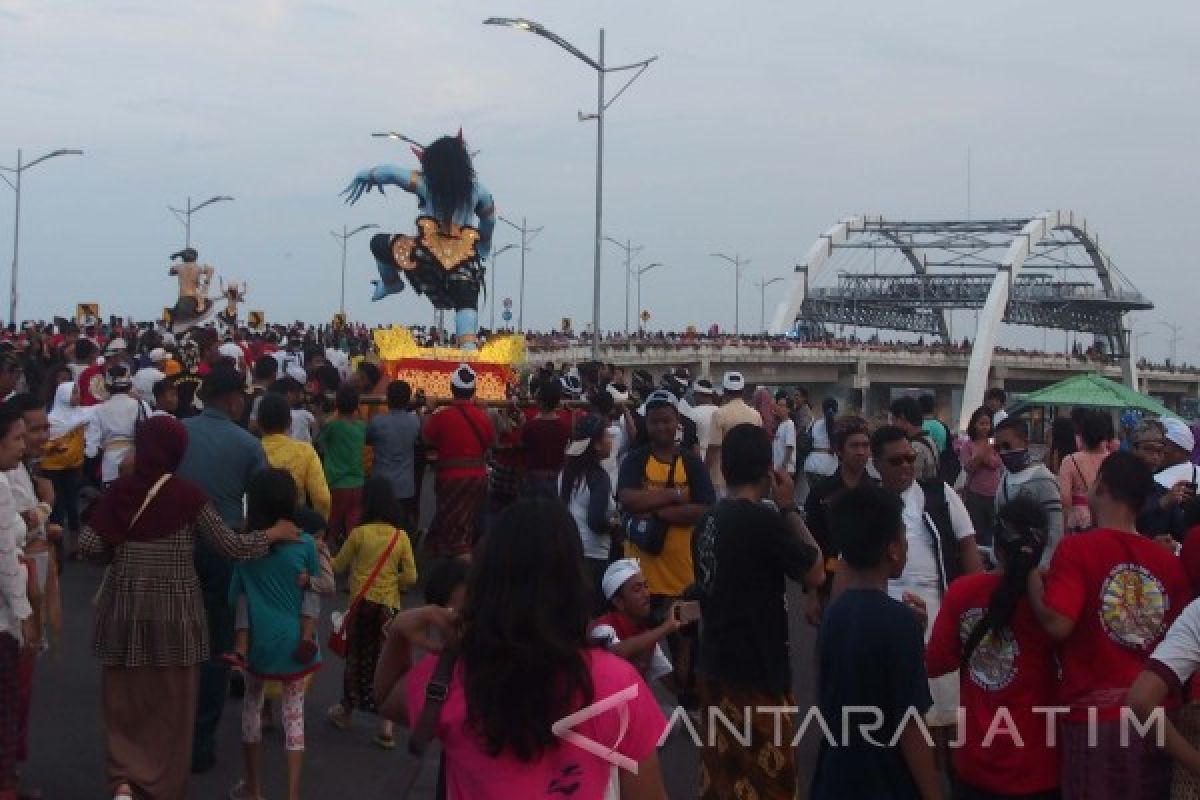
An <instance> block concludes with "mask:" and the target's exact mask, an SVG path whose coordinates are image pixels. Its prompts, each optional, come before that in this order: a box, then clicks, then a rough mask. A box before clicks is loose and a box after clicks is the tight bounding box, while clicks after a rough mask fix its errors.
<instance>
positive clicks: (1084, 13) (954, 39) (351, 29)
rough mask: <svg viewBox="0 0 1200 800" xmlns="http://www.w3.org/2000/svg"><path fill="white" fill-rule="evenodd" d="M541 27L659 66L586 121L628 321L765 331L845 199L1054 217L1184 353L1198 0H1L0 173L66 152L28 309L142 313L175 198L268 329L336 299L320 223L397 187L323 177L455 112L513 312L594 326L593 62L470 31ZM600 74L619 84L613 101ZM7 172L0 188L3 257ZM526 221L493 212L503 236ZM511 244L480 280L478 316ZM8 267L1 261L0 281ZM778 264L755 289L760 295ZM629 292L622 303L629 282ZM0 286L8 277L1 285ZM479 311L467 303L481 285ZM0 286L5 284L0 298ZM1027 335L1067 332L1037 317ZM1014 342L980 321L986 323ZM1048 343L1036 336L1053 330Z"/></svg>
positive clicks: (1199, 333)
mask: <svg viewBox="0 0 1200 800" xmlns="http://www.w3.org/2000/svg"><path fill="white" fill-rule="evenodd" d="M493 15H503V16H513V17H520V16H524V17H528V18H530V19H534V20H537V21H538V22H540V23H542V24H543V25H544V26H546V27H547V28H549V29H550V30H553V31H555V32H556V33H558V34H559V35H561V36H562V37H563V38H565V39H568V40H570V41H571V42H573V43H574V44H576V45H577V46H578V47H579V48H580V49H582V50H584V51H586V52H588V53H590V54H594V53H595V51H596V49H597V45H598V42H597V39H598V36H599V29H600V28H601V27H603V28H604V29H605V31H606V36H607V40H606V56H607V59H608V62H609V63H610V64H616V63H627V62H630V61H637V60H640V59H642V58H646V57H649V56H652V55H657V56H659V61H658V62H656V63H655V64H654V65H653V66H652V67H651V68H650V69H649V70H648V71H647V72H646V73H645V74H644V75H643V76H642V77H641V78H640V79H639V80H638V81H637V82H636V83H635V84H634V85H633V86H632V87H631V88H630V89H629V90H628V91H627V92H626V93H625V94H624V95H622V96H621V98H620V99H619V100H618V101H617V102H616V103H615V104H613V105H612V107H611V108H610V109H609V110H608V113H607V116H606V121H605V152H604V167H605V168H604V232H605V234H607V235H610V236H612V237H614V238H616V239H620V240H625V239H632V240H633V241H634V243H636V244H640V245H642V246H644V250H642V251H641V252H640V253H639V254H638V255H637V256H636V257H635V261H634V263H635V266H636V265H637V264H639V263H641V264H647V263H653V262H660V263H661V264H663V266H662V267H659V268H656V269H655V270H653V271H652V272H649V273H647V274H646V276H645V277H644V279H643V286H642V297H643V301H642V305H643V307H644V308H645V309H647V310H648V311H649V312H650V314H651V322H650V326H651V327H654V328H658V327H665V328H671V329H677V330H678V329H682V328H684V327H686V326H688V325H697V326H700V327H707V326H708V325H710V324H712V323H714V322H716V323H718V324H720V325H722V326H723V327H732V323H733V318H734V307H735V303H734V297H735V291H734V287H735V281H734V274H733V270H732V269H731V268H730V267H729V266H727V265H725V264H724V262H722V261H720V260H718V259H715V258H712V257H711V256H710V254H711V253H713V252H725V253H728V254H730V255H734V254H738V255H740V256H741V257H743V258H747V259H749V260H750V264H749V266H748V267H747V268H746V272H745V275H744V277H743V282H742V284H741V287H740V292H738V293H736V294H738V295H740V297H739V299H740V322H741V327H742V329H743V330H749V329H753V328H756V327H758V326H759V324H760V304H761V300H762V297H761V294H760V291H759V289H758V288H757V286H756V285H755V282H757V281H761V280H763V279H770V278H773V277H777V276H784V275H788V274H789V273H790V271H791V269H792V267H793V265H794V264H795V263H796V262H797V261H799V260H801V259H802V258H803V256H804V254H805V253H806V252H807V250H808V249H809V247H810V246H811V245H812V243H813V242H814V241H815V240H816V239H817V237H818V236H819V235H820V233H821V232H822V231H824V230H826V229H827V228H829V227H830V226H831V225H833V224H834V223H836V222H837V221H838V220H840V219H842V218H845V217H847V216H851V215H854V214H864V213H866V214H882V215H884V216H888V217H896V218H923V219H937V218H952V217H962V216H965V214H966V206H967V191H966V183H967V182H966V152H967V149H968V148H970V151H971V163H972V169H971V207H972V213H973V215H974V216H975V217H984V216H1004V217H1019V216H1029V215H1033V214H1036V213H1039V212H1040V211H1043V210H1046V209H1052V208H1054V209H1057V208H1062V209H1074V210H1075V211H1077V212H1080V213H1083V214H1085V215H1086V216H1087V218H1088V220H1089V223H1090V225H1091V226H1092V228H1093V229H1095V230H1096V231H1098V232H1099V236H1100V242H1101V245H1102V247H1103V248H1104V249H1105V250H1106V251H1107V252H1108V254H1109V255H1110V256H1111V257H1112V258H1113V260H1114V262H1115V263H1116V264H1117V266H1118V267H1119V268H1120V269H1121V271H1122V272H1123V273H1124V274H1125V275H1127V276H1128V277H1129V279H1130V280H1131V281H1132V283H1133V284H1134V285H1135V286H1137V287H1138V288H1139V289H1141V290H1142V291H1143V292H1144V293H1146V294H1147V295H1149V297H1150V298H1151V299H1152V300H1153V301H1154V302H1155V303H1156V304H1157V308H1156V310H1155V311H1153V312H1148V313H1145V314H1141V315H1139V316H1138V318H1137V319H1136V320H1135V321H1134V325H1133V327H1134V329H1135V331H1137V332H1142V331H1147V332H1149V333H1148V334H1147V335H1146V336H1144V337H1141V338H1140V340H1139V342H1140V345H1139V350H1140V351H1141V352H1143V353H1145V354H1147V355H1149V356H1151V357H1155V358H1161V357H1163V356H1165V355H1167V354H1168V352H1169V348H1170V339H1171V333H1170V332H1169V330H1168V328H1167V327H1166V326H1165V325H1164V324H1162V322H1164V321H1167V322H1171V323H1173V324H1179V325H1181V326H1182V327H1181V328H1180V329H1179V335H1180V340H1179V342H1178V352H1179V356H1180V358H1187V359H1189V360H1192V361H1196V360H1200V322H1198V321H1197V320H1196V315H1195V314H1194V305H1195V299H1196V296H1197V293H1196V288H1195V287H1196V278H1195V274H1196V272H1195V268H1196V260H1197V259H1196V257H1195V254H1194V252H1193V246H1192V244H1191V243H1192V242H1194V241H1197V240H1198V236H1197V234H1200V214H1197V211H1198V209H1197V193H1196V186H1197V185H1200V181H1198V180H1197V178H1198V177H1200V176H1198V174H1197V173H1198V172H1200V161H1198V160H1197V159H1196V157H1195V143H1196V142H1197V141H1200V136H1198V128H1200V124H1198V123H1200V96H1198V95H1200V88H1198V87H1200V82H1198V81H1197V80H1196V77H1197V74H1200V49H1197V48H1196V47H1195V42H1194V34H1195V31H1196V30H1197V29H1198V27H1200V6H1198V5H1197V4H1194V3H1186V2H1175V1H1174V0H1163V2H1159V3H1155V4H1152V5H1151V6H1146V5H1141V4H1130V3H1117V2H1110V0H1094V1H1093V2H1090V3H1083V2H1075V1H1074V0H1065V1H1064V2H1059V3H1044V2H1039V3H1034V2H1027V1H1026V0H1010V1H1009V2H1005V3H987V4H983V3H962V2H952V1H950V0H936V1H934V0H913V1H911V2H906V3H895V2H890V1H889V0H860V2H857V3H845V2H832V1H825V0H818V1H816V2H806V3H794V2H786V1H785V0H743V1H742V2H739V3H730V2H713V1H712V0H692V1H691V2H686V3H685V2H679V1H678V0H656V1H655V2H644V0H643V1H642V2H637V1H635V0H605V2H597V1H594V0H590V1H588V2H578V1H575V0H572V2H563V1H562V0H560V1H559V2H550V1H549V0H540V1H535V0H507V2H503V3H501V2H498V1H497V0H491V1H490V2H477V1H473V0H444V1H443V2H425V3H414V2H396V0H391V2H386V1H384V0H343V1H342V2H332V0H206V1H205V2H191V1H190V0H170V2H161V0H156V1H154V2H143V1H142V0H104V1H102V2H96V0H0V114H2V119H3V124H2V125H0V165H4V166H13V165H14V164H15V162H16V151H17V149H18V148H24V152H25V157H26V159H29V158H33V157H37V156H38V155H41V154H43V153H45V152H48V151H50V150H54V149H56V148H59V147H72V148H79V149H82V150H84V151H85V155H84V156H83V157H63V158H58V159H53V160H50V161H47V162H44V163H42V164H40V165H38V166H37V167H35V168H33V169H31V170H29V171H28V172H26V173H25V177H24V189H23V193H22V212H21V213H22V222H21V241H20V303H21V310H20V314H19V315H20V316H21V317H22V318H31V317H37V318H47V317H49V316H52V315H54V314H62V313H70V312H71V311H72V310H73V308H74V305H75V303H77V302H83V301H88V302H98V303H99V304H100V307H101V312H102V313H103V314H105V315H107V314H118V315H132V316H137V317H141V318H146V317H151V316H157V315H158V314H160V313H161V310H162V308H163V307H164V306H168V305H171V304H172V303H173V302H174V298H175V283H174V280H173V279H171V278H169V277H168V276H167V274H166V268H167V265H168V260H169V255H170V254H171V253H172V252H174V251H176V250H178V249H180V248H181V247H182V245H183V238H184V231H183V226H182V225H181V224H180V223H179V222H177V221H176V219H175V218H174V217H173V216H172V215H171V213H170V212H169V211H168V210H167V206H168V205H174V206H182V205H184V204H185V203H186V202H187V198H188V197H189V196H190V197H191V198H192V199H193V202H195V203H198V202H201V201H202V200H204V199H206V198H208V197H210V196H213V195H222V194H223V195H232V196H233V197H234V198H235V200H234V201H233V202H231V203H220V204H216V205H213V206H211V207H209V208H205V209H204V210H202V211H200V212H198V213H196V214H195V215H194V217H193V226H192V242H193V245H194V246H195V247H196V248H197V249H198V250H199V251H200V254H201V260H202V261H206V262H209V263H211V264H213V265H214V266H215V267H216V268H217V270H218V272H219V274H220V275H222V276H223V277H224V278H225V279H226V280H227V281H229V280H238V281H243V280H244V281H246V282H247V283H248V284H249V307H250V308H254V309H262V310H264V311H265V312H266V314H267V317H268V319H269V320H273V321H290V320H293V319H305V320H308V321H310V322H313V321H327V320H329V319H330V318H331V317H332V315H333V313H334V312H336V311H337V308H338V301H339V288H340V280H341V277H340V276H341V272H340V263H341V249H340V245H339V243H338V241H337V240H335V239H334V238H333V237H332V236H331V235H330V231H332V230H335V229H336V230H341V228H342V226H343V225H348V226H350V227H355V226H357V225H360V224H364V223H374V224H378V225H380V226H381V227H382V228H383V229H384V230H388V231H396V232H401V231H406V230H407V229H409V227H410V226H411V221H412V219H413V217H414V211H415V204H414V202H413V200H412V198H411V196H409V195H406V194H404V193H402V192H398V191H397V192H389V193H388V195H387V196H386V197H380V196H379V195H377V194H372V195H370V196H368V197H366V198H364V199H363V200H361V201H360V202H359V203H358V204H357V205H356V206H353V207H348V206H346V205H344V204H343V203H342V202H341V200H340V198H339V197H338V192H339V191H340V190H341V189H342V187H343V186H345V184H346V183H347V182H348V181H349V179H350V178H351V177H352V176H353V174H354V173H355V172H356V171H357V170H359V169H362V168H364V167H368V166H372V165H375V164H383V163H398V164H401V165H404V166H415V159H414V157H413V156H412V155H411V153H409V151H408V149H407V146H403V145H399V144H397V143H395V142H392V141H389V140H382V139H375V138H372V137H371V136H370V134H371V133H372V132H374V131H383V130H398V131H401V132H403V133H406V134H408V135H410V136H412V137H413V138H415V139H418V140H422V141H431V140H432V139H434V138H436V137H437V136H439V135H442V134H445V133H453V132H455V131H457V130H458V128H459V127H460V126H461V127H462V128H463V130H464V135H465V137H466V138H467V140H468V143H469V145H470V147H471V148H472V149H477V150H479V151H480V152H479V154H478V156H477V158H476V168H477V171H478V173H479V176H480V178H481V179H482V180H483V182H484V183H485V184H486V185H487V186H488V187H489V188H490V189H491V190H492V193H493V195H494V196H495V198H496V202H497V205H498V207H499V210H500V213H501V214H502V215H504V216H506V217H508V218H509V219H513V220H520V219H521V218H526V219H527V220H528V222H529V225H530V226H541V227H542V228H543V231H542V233H541V234H540V235H539V236H538V237H537V239H536V241H535V242H534V243H533V244H532V246H531V249H530V251H529V252H528V254H527V257H526V292H525V294H526V308H525V323H526V326H527V327H530V328H547V327H550V326H557V325H558V324H559V322H560V321H561V319H562V318H564V317H567V318H570V319H572V320H573V322H574V324H575V325H576V327H577V328H581V327H583V325H584V324H585V323H586V322H587V321H589V320H590V318H591V298H592V288H591V287H592V271H593V231H594V224H595V218H594V213H595V209H594V202H595V194H594V193H595V157H596V130H595V127H596V126H595V123H594V122H580V121H579V120H578V119H577V116H576V115H577V112H578V111H580V110H582V111H585V112H587V111H594V110H595V103H596V78H595V73H594V72H593V71H592V70H591V69H590V68H589V67H587V65H585V64H583V63H582V62H579V61H577V60H575V59H573V58H572V57H571V56H570V55H569V54H568V53H566V52H564V51H562V50H559V49H558V48H556V47H555V46H554V45H553V44H552V43H550V42H548V41H546V40H544V39H541V38H539V37H537V36H533V35H530V34H528V33H523V32H520V31H516V30H512V29H508V28H499V27H492V26H484V25H482V24H480V23H481V21H482V20H483V19H484V18H486V17H488V16H493ZM618 86H619V83H614V82H612V79H611V76H610V90H615V88H617V87H618ZM13 194H14V193H13V192H11V191H9V190H8V188H7V187H5V186H3V185H0V276H3V277H7V275H8V269H7V265H8V261H9V258H10V255H9V254H10V253H11V247H12V227H11V221H12V218H13V199H14V197H13ZM367 239H368V234H360V235H359V236H358V237H356V238H354V239H351V240H350V243H349V249H348V275H347V289H346V305H347V311H348V314H349V315H350V316H351V317H352V318H354V319H360V320H363V321H366V322H369V323H384V322H396V323H408V324H412V323H416V324H423V323H427V322H429V321H431V320H432V316H433V314H432V311H431V310H430V306H429V305H428V303H427V302H426V301H425V300H423V299H422V298H420V297H416V296H414V295H413V294H412V293H411V292H405V293H404V295H402V296H401V297H399V298H392V299H390V300H386V301H384V302H381V303H374V304H372V303H370V302H369V292H370V286H369V284H368V281H369V280H371V279H372V278H374V277H376V272H375V268H374V264H373V261H372V259H371V257H370V255H369V252H368V250H367ZM515 241H518V237H517V236H516V235H515V234H514V232H513V231H512V230H511V229H508V228H507V226H505V225H503V224H501V225H500V226H499V227H498V228H497V232H496V237H495V242H496V246H497V247H499V246H503V245H505V244H509V243H512V242H515ZM603 256H604V262H603V268H602V277H601V279H602V292H601V302H602V315H601V324H602V326H603V327H604V328H606V329H619V328H622V327H623V326H624V324H625V308H626V303H625V300H624V299H623V294H624V290H625V279H624V273H623V267H624V253H623V252H622V251H621V250H619V249H618V248H616V247H614V246H612V245H610V244H605V249H604V253H603ZM519 260H520V259H519V253H518V252H515V251H510V252H508V253H506V254H504V255H503V256H501V257H500V258H499V261H498V266H497V268H496V269H495V279H496V291H495V296H496V297H497V312H496V313H497V314H498V315H499V314H500V312H501V311H502V310H503V309H502V304H501V301H502V300H503V298H505V297H509V298H513V299H514V300H515V299H516V298H517V297H518V290H519V281H518V274H519ZM0 283H7V281H5V280H3V278H2V277H0ZM781 285H782V284H776V286H774V287H772V289H769V290H768V293H767V297H766V300H767V317H768V318H769V317H770V313H771V307H772V305H773V303H774V301H777V300H778V296H777V295H776V296H775V297H772V294H771V293H772V291H776V292H777V291H778V289H779V288H780V286H781ZM633 294H634V292H631V293H630V301H629V304H630V309H631V310H630V314H631V316H635V315H636V308H635V307H634V305H635V304H636V298H635V297H633ZM0 296H3V299H4V300H7V293H6V292H3V291H0ZM481 302H482V305H481V319H482V321H483V324H484V325H487V324H488V322H489V321H490V308H491V307H490V299H485V300H483V301H481ZM0 306H4V307H6V306H7V303H6V302H4V303H0ZM1049 338H1050V340H1051V341H1052V342H1053V341H1055V340H1057V341H1059V342H1061V341H1062V339H1061V334H1057V335H1056V334H1051V335H1050V337H1049ZM1004 341H1005V335H1004V334H1003V333H1002V335H1001V342H1002V343H1003V342H1004ZM1052 346H1053V344H1052Z"/></svg>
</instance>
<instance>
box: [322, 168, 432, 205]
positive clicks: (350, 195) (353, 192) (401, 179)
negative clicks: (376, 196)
mask: <svg viewBox="0 0 1200 800" xmlns="http://www.w3.org/2000/svg"><path fill="white" fill-rule="evenodd" d="M419 174H420V173H418V172H417V171H416V170H413V169H405V168H403V167H396V166H393V165H391V164H383V165H381V166H378V167H371V168H370V169H364V170H362V171H360V172H359V173H358V174H357V175H355V176H354V179H353V180H352V181H350V184H349V185H348V186H347V187H346V188H345V189H342V191H341V195H342V196H344V197H345V198H346V202H347V203H349V204H351V205H353V204H355V203H357V202H358V198H360V197H362V196H363V195H364V194H365V193H367V192H369V191H371V190H372V189H378V190H379V193H380V194H383V187H384V185H387V184H390V185H392V186H399V187H400V188H401V189H403V190H404V191H406V192H415V191H416V190H417V176H418V175H419Z"/></svg>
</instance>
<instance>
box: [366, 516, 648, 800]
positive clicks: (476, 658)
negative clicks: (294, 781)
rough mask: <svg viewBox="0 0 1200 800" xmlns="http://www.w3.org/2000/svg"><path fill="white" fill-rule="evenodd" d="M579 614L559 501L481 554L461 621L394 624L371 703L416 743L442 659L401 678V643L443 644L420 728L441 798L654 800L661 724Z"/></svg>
mask: <svg viewBox="0 0 1200 800" xmlns="http://www.w3.org/2000/svg"><path fill="white" fill-rule="evenodd" d="M591 603H592V597H591V593H590V590H589V584H588V581H587V579H586V576H585V574H584V562H583V550H582V545H581V544H580V538H579V532H578V531H577V530H576V526H575V521H574V519H573V518H572V517H571V515H570V514H569V513H568V512H567V510H566V508H565V506H564V505H563V504H562V503H561V502H559V501H557V500H548V499H526V500H521V501H519V502H517V503H515V504H514V505H512V506H510V507H509V508H508V509H506V510H505V511H504V512H502V513H501V514H500V516H499V517H498V518H497V519H496V521H495V523H494V525H493V527H492V529H491V530H490V531H489V532H488V535H487V536H486V537H485V538H484V539H483V540H482V542H481V543H480V546H479V549H477V550H476V552H475V557H474V559H473V560H472V563H471V573H470V576H469V578H468V581H467V597H466V602H465V604H464V607H463V608H462V609H461V610H460V609H454V610H450V609H445V608H441V607H438V606H425V607H423V608H415V609H410V610H408V611H403V612H401V613H399V614H397V615H396V616H395V617H394V618H393V621H392V623H391V625H390V626H389V631H388V639H387V642H386V644H385V645H384V652H383V654H382V655H381V656H380V661H379V667H378V668H377V670H376V673H375V691H376V697H377V698H380V703H379V712H380V713H381V714H383V715H385V716H387V717H389V718H392V719H396V720H398V721H401V722H404V721H407V722H408V723H409V724H410V726H411V727H412V728H413V729H414V736H416V734H417V732H418V731H420V730H421V728H422V727H424V726H423V724H422V718H423V712H424V710H425V709H424V707H425V705H426V703H427V693H426V692H427V689H428V688H430V683H431V681H432V680H433V678H434V674H435V670H436V669H437V666H438V664H439V662H440V660H441V659H442V658H446V657H447V656H445V655H444V654H443V655H439V654H438V653H434V654H432V655H427V656H425V657H424V658H423V659H422V660H420V661H418V662H417V663H416V665H415V666H413V667H412V669H411V671H409V670H408V668H409V665H410V645H411V644H415V645H417V646H418V647H419V648H420V649H422V650H424V651H426V652H429V651H431V650H434V651H437V650H441V649H442V647H441V644H440V643H441V642H446V641H449V642H453V643H454V651H453V652H455V653H456V656H455V659H456V660H455V661H454V662H453V667H452V668H451V669H452V671H451V672H450V675H451V677H450V680H449V681H448V684H449V688H448V691H447V693H446V699H445V701H444V702H443V703H442V704H441V707H440V709H438V712H437V714H436V716H435V717H434V718H433V720H431V722H432V723H433V724H432V727H431V728H430V729H429V732H430V733H431V734H432V735H433V736H434V737H436V738H437V739H439V740H440V741H441V744H442V752H443V753H445V756H446V770H445V778H446V789H447V793H446V796H447V797H448V798H449V800H490V799H491V798H495V799H496V800H508V799H509V798H516V797H519V798H556V797H565V796H567V795H570V796H571V797H572V798H575V799H576V800H601V798H603V797H605V796H606V795H605V792H606V791H607V790H608V788H609V786H610V783H613V782H614V781H615V782H616V783H619V786H620V796H621V797H622V798H633V799H634V800H665V798H666V796H667V795H666V790H665V788H664V787H663V783H662V773H661V771H660V768H659V763H658V754H657V746H658V742H659V740H660V739H661V738H662V736H663V732H664V730H665V729H666V720H665V719H664V718H663V715H662V712H661V711H660V710H659V708H658V704H657V702H656V701H655V699H654V696H653V695H652V694H651V692H650V689H649V688H648V687H647V686H646V683H645V682H644V681H643V680H642V677H641V676H640V675H639V674H638V672H637V670H636V669H635V668H634V666H633V665H632V664H630V663H629V662H627V661H625V660H624V659H622V658H620V657H618V656H615V655H613V654H611V653H609V652H607V651H606V650H604V649H603V648H602V647H596V646H594V645H593V643H592V642H591V641H590V640H589V638H588V624H589V622H590V620H589V612H590V610H591ZM405 673H407V676H406V677H405ZM434 694H436V692H435V693H434ZM601 704H602V705H603V706H607V708H605V709H604V710H603V711H601V712H599V713H590V712H591V709H594V708H595V707H596V706H597V705H601ZM589 707H591V708H589ZM581 710H583V713H582V714H580V715H579V718H578V719H577V720H576V721H574V722H573V724H572V722H571V721H567V724H565V725H561V726H560V725H556V723H557V722H559V721H561V720H564V718H566V717H568V716H571V715H573V714H575V713H576V712H580V711H581ZM425 724H428V723H425ZM556 731H558V732H557V733H556ZM417 738H420V737H417ZM590 743H595V745H598V746H599V749H598V748H597V747H596V746H595V745H593V746H591V747H589V746H588V745H589V744H590ZM597 753H606V754H607V756H601V755H598V754H597ZM635 770H636V771H635Z"/></svg>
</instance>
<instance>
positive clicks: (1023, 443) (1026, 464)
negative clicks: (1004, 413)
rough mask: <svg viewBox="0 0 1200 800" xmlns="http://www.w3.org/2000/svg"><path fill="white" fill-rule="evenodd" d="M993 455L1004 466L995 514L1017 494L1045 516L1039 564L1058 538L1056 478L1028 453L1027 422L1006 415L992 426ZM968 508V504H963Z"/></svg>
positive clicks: (1046, 560) (1060, 527)
mask: <svg viewBox="0 0 1200 800" xmlns="http://www.w3.org/2000/svg"><path fill="white" fill-rule="evenodd" d="M995 439H996V445H995V447H996V454H997V455H998V456H999V457H1000V462H1001V463H1002V464H1003V465H1004V472H1003V474H1002V475H1001V478H1000V485H999V487H998V488H997V490H996V514H997V515H999V512H1000V509H1001V507H1003V506H1004V505H1005V504H1007V503H1008V502H1009V501H1010V500H1013V499H1014V498H1016V497H1019V496H1020V495H1025V494H1027V495H1029V496H1031V497H1032V498H1033V499H1034V500H1036V501H1037V503H1038V505H1039V506H1040V507H1041V509H1042V512H1043V513H1044V514H1045V515H1046V532H1047V539H1046V546H1045V552H1044V553H1043V555H1042V562H1043V564H1049V563H1050V558H1051V557H1052V556H1053V555H1054V549H1055V548H1056V547H1058V543H1059V542H1060V541H1062V536H1063V514H1062V495H1061V493H1060V492H1059V488H1058V478H1056V477H1054V473H1052V472H1051V471H1050V470H1049V469H1047V468H1046V466H1045V465H1044V464H1038V463H1036V462H1035V461H1034V460H1033V459H1032V457H1031V456H1030V454H1029V423H1028V422H1026V421H1025V420H1023V419H1018V418H1016V417H1009V418H1008V419H1006V420H1004V421H1003V422H1001V423H1000V424H999V425H997V426H996V436H995ZM967 508H968V510H970V506H968V507H967Z"/></svg>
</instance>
